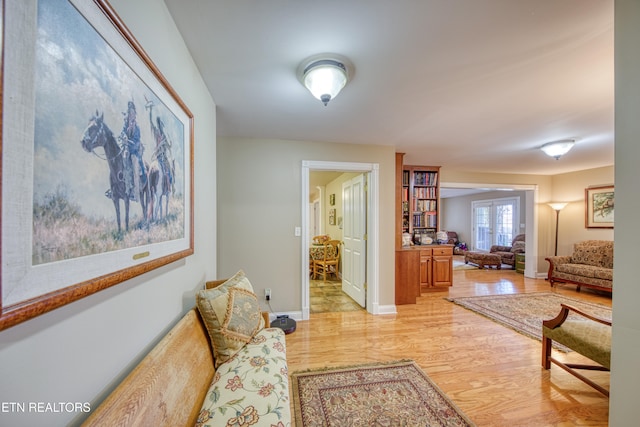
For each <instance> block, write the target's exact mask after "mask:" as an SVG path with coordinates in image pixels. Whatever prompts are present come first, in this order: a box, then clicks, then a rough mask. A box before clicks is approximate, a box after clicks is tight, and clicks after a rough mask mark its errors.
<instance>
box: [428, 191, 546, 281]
mask: <svg viewBox="0 0 640 427" xmlns="http://www.w3.org/2000/svg"><path fill="white" fill-rule="evenodd" d="M495 191H500V192H504V194H505V196H506V195H509V194H512V193H513V192H514V191H520V192H523V193H524V198H523V205H524V207H523V214H524V215H523V221H524V222H523V223H522V224H520V227H519V230H520V231H518V232H520V233H521V232H524V234H525V236H526V237H525V242H526V243H525V245H526V253H529V254H537V253H538V230H537V228H538V227H537V224H538V221H537V209H536V205H537V200H538V186H537V185H535V184H532V185H526V184H486V183H452V182H442V183H440V194H441V197H443V194H448V195H449V196H451V197H462V196H469V195H473V194H476V195H477V194H479V193H485V192H487V193H488V192H495ZM445 197H447V196H445ZM446 206H447V205H445V207H446ZM468 206H469V212H468V214H469V215H470V216H471V215H472V209H471V202H469V204H468ZM446 210H447V209H446V208H445V212H444V215H445V219H444V222H445V223H446V221H447V220H446V215H447V212H446ZM469 224H471V221H469ZM450 231H451V230H450ZM472 233H473V231H471V226H470V225H469V232H468V233H467V235H468V236H467V237H465V239H467V238H471V237H472ZM467 243H468V244H472V245H476V243H471V241H469V242H467ZM476 246H477V245H476ZM532 261H533V262H527V263H526V265H525V271H524V275H525V276H526V277H532V278H535V277H537V276H538V266H537V257H535V256H534V257H532Z"/></svg>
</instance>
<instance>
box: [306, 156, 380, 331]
mask: <svg viewBox="0 0 640 427" xmlns="http://www.w3.org/2000/svg"><path fill="white" fill-rule="evenodd" d="M311 171H331V172H338V173H341V174H342V173H351V172H353V173H355V175H363V174H364V176H366V178H367V191H366V192H364V194H365V195H366V196H365V197H364V199H363V200H362V203H363V206H364V209H365V211H366V212H367V220H366V222H365V225H364V227H365V229H364V231H365V233H364V241H363V242H362V244H363V245H364V246H365V250H364V251H363V252H364V253H365V254H366V255H365V256H366V262H365V265H366V270H365V272H364V273H363V274H364V275H365V277H366V283H365V284H364V286H365V287H366V292H365V296H364V298H365V300H366V303H365V306H366V310H367V311H368V312H370V313H372V314H378V311H379V310H378V305H379V302H378V301H379V299H378V292H379V291H378V283H379V249H378V235H379V231H378V216H379V214H378V212H379V206H378V200H379V196H378V179H379V168H378V164H373V163H348V162H321V161H303V163H302V230H301V237H302V239H301V258H302V278H301V283H302V317H303V319H305V320H306V319H309V313H310V300H309V296H310V288H309V284H310V280H309V279H310V277H309V248H310V243H311V238H312V237H313V236H311V235H310V234H311V233H310V231H311V227H312V224H313V222H312V221H313V220H312V219H311V217H312V215H313V212H312V211H311V209H312V207H313V206H314V203H313V201H312V200H310V187H311V186H310V178H309V176H310V172H311ZM340 196H341V193H338V194H336V197H340ZM326 199H327V197H321V199H320V201H319V208H320V209H321V210H322V209H323V207H322V205H323V201H324V200H326ZM334 221H335V223H336V225H338V223H339V221H340V220H339V219H338V218H337V217H334ZM342 221H344V219H343V220H342ZM343 226H344V223H343ZM318 229H320V230H322V227H319V228H316V230H318Z"/></svg>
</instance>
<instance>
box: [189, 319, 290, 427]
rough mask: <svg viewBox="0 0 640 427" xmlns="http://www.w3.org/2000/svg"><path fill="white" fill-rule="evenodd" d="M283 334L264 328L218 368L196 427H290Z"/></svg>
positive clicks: (274, 329)
mask: <svg viewBox="0 0 640 427" xmlns="http://www.w3.org/2000/svg"><path fill="white" fill-rule="evenodd" d="M289 405H290V402H289V379H288V372H287V360H286V347H285V338H284V332H283V331H282V330H281V329H277V328H267V329H263V330H261V331H260V332H258V333H257V334H256V335H255V336H254V337H253V338H252V339H251V341H250V342H249V343H248V344H247V345H246V346H244V347H243V348H242V349H240V351H238V352H237V353H236V354H235V355H233V357H231V359H229V360H228V361H226V362H225V363H223V364H222V365H220V366H219V367H218V369H217V370H216V373H215V374H214V376H213V382H212V383H211V387H210V388H209V391H208V392H207V395H206V397H205V399H204V403H203V405H202V409H201V411H200V415H199V417H198V422H197V424H196V426H198V427H204V426H211V427H222V426H229V427H231V426H250V425H255V426H276V427H286V426H290V425H291V410H290V407H289Z"/></svg>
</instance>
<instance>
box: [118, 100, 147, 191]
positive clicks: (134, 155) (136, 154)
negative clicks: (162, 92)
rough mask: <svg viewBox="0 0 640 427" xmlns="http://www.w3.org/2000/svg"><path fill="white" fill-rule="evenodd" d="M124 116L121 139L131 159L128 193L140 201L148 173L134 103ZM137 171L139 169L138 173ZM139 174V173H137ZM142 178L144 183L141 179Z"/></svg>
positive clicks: (127, 161)
mask: <svg viewBox="0 0 640 427" xmlns="http://www.w3.org/2000/svg"><path fill="white" fill-rule="evenodd" d="M123 115H124V125H123V126H122V132H121V134H120V138H121V139H122V140H123V142H124V143H125V144H126V148H127V150H128V151H129V159H125V162H124V163H125V164H124V166H125V169H126V170H127V173H126V174H125V184H126V186H127V193H128V194H129V197H130V198H131V199H132V200H138V195H139V194H140V189H141V187H142V186H144V185H145V184H146V177H147V174H146V171H145V167H144V162H143V160H142V153H143V151H144V148H143V146H142V143H141V142H140V127H139V126H138V122H137V120H136V106H135V104H134V103H133V101H129V103H128V104H127V112H126V113H123ZM134 159H137V161H138V167H137V168H136V167H135V166H134V163H133V162H134ZM136 169H138V170H137V171H136ZM136 172H137V173H136ZM141 178H142V181H140V179H141Z"/></svg>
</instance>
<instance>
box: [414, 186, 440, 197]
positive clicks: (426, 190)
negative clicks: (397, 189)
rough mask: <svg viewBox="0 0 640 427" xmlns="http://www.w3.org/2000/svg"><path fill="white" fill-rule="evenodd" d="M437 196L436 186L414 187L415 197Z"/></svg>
mask: <svg viewBox="0 0 640 427" xmlns="http://www.w3.org/2000/svg"><path fill="white" fill-rule="evenodd" d="M436 196H437V193H436V187H415V188H414V189H413V197H414V198H416V199H435V198H436Z"/></svg>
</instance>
